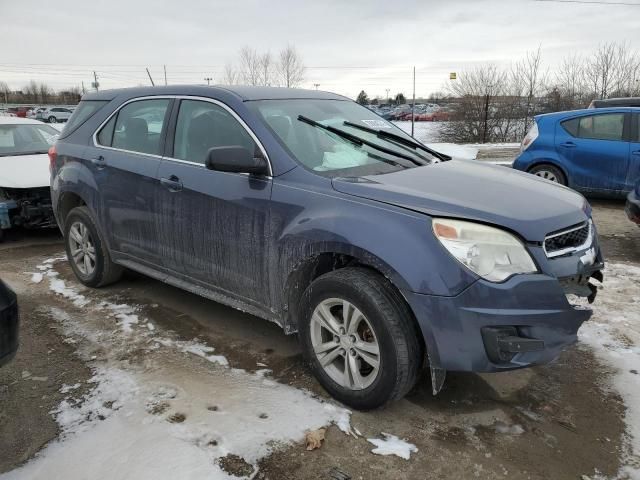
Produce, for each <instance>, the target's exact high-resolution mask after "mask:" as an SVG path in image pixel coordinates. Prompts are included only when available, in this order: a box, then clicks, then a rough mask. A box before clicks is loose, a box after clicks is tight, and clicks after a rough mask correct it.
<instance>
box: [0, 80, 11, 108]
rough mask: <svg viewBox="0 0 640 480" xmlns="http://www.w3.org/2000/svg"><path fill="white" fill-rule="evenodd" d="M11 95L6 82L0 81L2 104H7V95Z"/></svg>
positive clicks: (0, 99)
mask: <svg viewBox="0 0 640 480" xmlns="http://www.w3.org/2000/svg"><path fill="white" fill-rule="evenodd" d="M10 93H11V89H10V88H9V85H8V84H7V82H3V81H0V101H2V102H4V103H9V94H10Z"/></svg>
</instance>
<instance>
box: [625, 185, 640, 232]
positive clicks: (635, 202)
mask: <svg viewBox="0 0 640 480" xmlns="http://www.w3.org/2000/svg"><path fill="white" fill-rule="evenodd" d="M624 211H625V212H626V213H627V217H629V220H631V221H632V222H634V223H637V224H638V225H640V197H639V196H638V195H637V194H636V192H635V191H632V192H631V193H629V195H628V196H627V203H626V205H625V207H624Z"/></svg>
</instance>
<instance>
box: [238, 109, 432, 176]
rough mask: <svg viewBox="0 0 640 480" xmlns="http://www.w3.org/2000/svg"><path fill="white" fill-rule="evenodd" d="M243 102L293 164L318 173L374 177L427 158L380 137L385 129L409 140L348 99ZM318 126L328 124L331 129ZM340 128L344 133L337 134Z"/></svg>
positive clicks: (424, 154)
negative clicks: (274, 137) (290, 155)
mask: <svg viewBox="0 0 640 480" xmlns="http://www.w3.org/2000/svg"><path fill="white" fill-rule="evenodd" d="M247 105H248V106H249V108H251V109H253V111H254V112H255V113H256V114H257V115H258V116H259V117H260V118H261V119H262V120H264V122H265V123H266V124H267V126H268V127H269V128H270V129H271V131H273V133H274V134H275V135H276V137H277V138H278V140H279V141H280V143H281V144H282V145H283V146H284V147H285V148H286V149H287V150H288V151H289V152H290V153H291V154H292V155H293V156H294V157H295V158H296V159H297V160H298V162H300V163H301V164H302V165H303V166H305V167H306V168H308V169H311V170H313V171H315V172H317V173H319V174H320V175H325V176H331V177H335V176H362V175H375V174H381V173H389V172H394V171H397V170H402V169H405V168H413V167H416V166H418V165H424V164H427V163H429V161H431V160H433V157H432V156H430V155H429V154H426V153H424V152H420V154H417V153H415V151H414V150H413V149H412V148H408V147H407V146H403V145H400V144H399V142H397V141H394V140H389V139H386V138H380V135H378V134H376V133H375V131H378V130H380V131H384V132H389V133H392V134H395V135H397V136H399V137H402V138H403V139H406V140H409V141H411V142H415V140H414V139H413V138H411V137H410V136H409V135H407V134H406V133H404V132H403V131H402V130H400V129H399V128H397V127H396V126H395V125H393V124H392V123H390V122H388V121H386V120H384V119H382V118H381V117H379V116H378V115H376V114H375V113H373V112H371V111H370V110H368V109H366V108H364V107H362V106H361V105H358V104H357V103H354V102H349V101H341V100H313V99H312V100H309V99H304V100H302V99H301V100H260V101H253V102H247ZM315 123H319V124H320V125H317V124H315ZM314 124H315V125H314ZM358 126H361V127H366V128H367V129H369V130H370V131H364V130H362V129H361V128H357V127H358ZM323 127H333V129H334V131H331V129H326V128H323ZM344 132H347V133H348V135H344V134H341V133H344ZM358 139H361V140H363V142H359V141H358ZM377 147H380V148H377ZM425 159H426V161H425Z"/></svg>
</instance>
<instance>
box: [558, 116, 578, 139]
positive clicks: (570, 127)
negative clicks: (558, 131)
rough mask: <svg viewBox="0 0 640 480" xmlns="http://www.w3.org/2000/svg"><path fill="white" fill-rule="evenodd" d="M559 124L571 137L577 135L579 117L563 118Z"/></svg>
mask: <svg viewBox="0 0 640 480" xmlns="http://www.w3.org/2000/svg"><path fill="white" fill-rule="evenodd" d="M560 125H562V128H564V129H565V130H566V131H567V133H568V134H569V135H571V136H572V137H577V136H578V126H579V125H580V119H579V118H572V119H571V120H565V121H564V122H562V123H561V124H560Z"/></svg>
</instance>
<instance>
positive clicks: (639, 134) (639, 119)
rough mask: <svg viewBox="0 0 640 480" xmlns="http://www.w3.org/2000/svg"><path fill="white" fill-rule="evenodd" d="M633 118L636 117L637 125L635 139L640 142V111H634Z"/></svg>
mask: <svg viewBox="0 0 640 480" xmlns="http://www.w3.org/2000/svg"><path fill="white" fill-rule="evenodd" d="M633 118H634V119H635V125H636V128H635V132H634V134H633V135H634V137H633V140H634V141H635V142H638V143H640V113H634V114H633Z"/></svg>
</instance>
